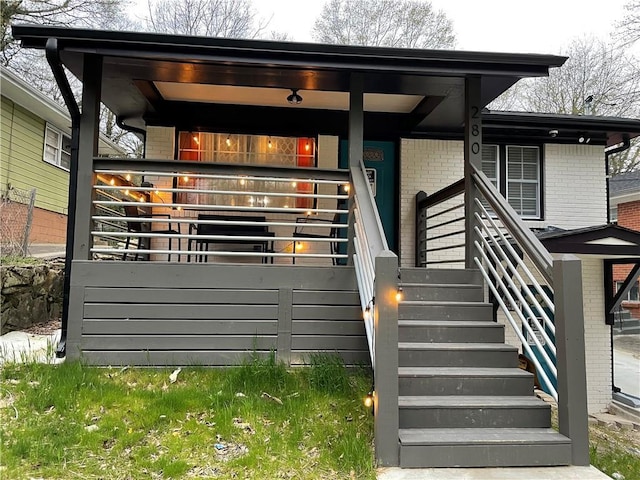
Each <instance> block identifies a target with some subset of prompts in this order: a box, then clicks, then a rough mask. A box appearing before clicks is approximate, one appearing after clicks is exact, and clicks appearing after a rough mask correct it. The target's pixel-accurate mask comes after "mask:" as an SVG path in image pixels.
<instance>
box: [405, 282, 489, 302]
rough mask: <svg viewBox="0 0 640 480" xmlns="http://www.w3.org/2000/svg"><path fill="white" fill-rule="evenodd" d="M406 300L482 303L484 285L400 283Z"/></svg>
mask: <svg viewBox="0 0 640 480" xmlns="http://www.w3.org/2000/svg"><path fill="white" fill-rule="evenodd" d="M400 286H401V287H402V293H403V298H404V300H428V301H449V302H451V301H461V302H482V301H483V300H484V289H483V287H482V285H472V284H469V285H466V284H456V283H433V284H430V283H428V284H424V283H404V282H402V283H400Z"/></svg>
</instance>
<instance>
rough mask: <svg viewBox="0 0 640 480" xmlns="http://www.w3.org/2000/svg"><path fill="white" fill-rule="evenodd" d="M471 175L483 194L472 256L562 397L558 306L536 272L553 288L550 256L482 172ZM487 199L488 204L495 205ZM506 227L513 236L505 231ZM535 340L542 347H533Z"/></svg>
mask: <svg viewBox="0 0 640 480" xmlns="http://www.w3.org/2000/svg"><path fill="white" fill-rule="evenodd" d="M472 180H473V182H474V185H475V186H476V187H477V189H476V192H477V193H478V197H476V198H474V199H473V201H474V204H475V208H476V211H475V212H474V213H473V214H472V217H473V218H474V220H475V226H474V227H473V233H474V236H475V237H476V239H475V240H473V245H474V246H475V252H476V255H475V257H474V259H473V262H474V263H475V265H476V266H477V267H478V269H479V270H480V272H481V274H482V276H483V277H484V279H485V281H486V283H487V285H488V287H489V290H490V291H491V293H492V294H493V296H494V298H495V300H496V302H497V303H498V304H499V305H500V308H501V310H502V311H503V313H504V315H505V318H506V319H507V322H508V324H509V325H510V326H511V327H512V329H513V331H514V333H515V334H516V336H517V337H518V339H519V340H520V342H521V343H522V348H523V350H524V352H525V353H526V354H527V357H528V358H529V360H531V361H532V362H533V364H534V365H535V367H536V373H537V374H538V377H539V378H540V380H541V381H542V383H543V384H544V386H545V387H546V390H547V391H548V392H549V393H550V394H551V395H552V396H553V397H554V398H555V399H556V400H558V390H557V388H556V386H555V384H557V382H558V369H557V366H556V364H557V356H556V352H557V350H556V344H555V333H556V330H555V325H554V322H553V321H552V320H551V317H550V314H553V313H554V312H555V306H554V303H553V301H552V300H551V298H550V296H549V295H547V293H546V292H545V290H544V288H543V287H542V284H541V282H540V281H539V280H538V279H537V278H536V275H535V273H534V272H537V273H538V275H539V276H540V277H541V278H543V279H544V280H545V282H546V285H547V288H549V290H551V291H552V292H553V283H552V280H553V277H552V275H551V273H550V272H551V263H552V262H551V256H550V255H549V253H548V252H546V250H545V249H544V247H543V246H542V245H541V244H540V242H539V241H537V239H535V237H533V235H532V234H531V232H530V231H529V230H528V229H527V228H526V227H525V226H524V225H523V224H522V222H521V220H520V219H519V218H518V215H517V213H516V212H515V211H514V210H513V208H511V206H510V205H509V204H508V203H507V202H506V201H505V200H504V199H503V198H502V197H501V196H500V194H499V192H498V191H497V189H496V188H495V187H494V186H493V184H492V183H491V182H490V181H489V180H488V179H487V178H486V176H484V174H482V172H480V171H479V170H477V169H476V170H475V171H474V173H473V175H472ZM480 197H481V198H480ZM485 205H489V206H490V207H491V211H489V210H488V209H487V208H486V207H485ZM498 222H500V225H499V224H498ZM505 229H506V230H507V232H508V235H509V237H507V235H505V233H504V232H503V230H505ZM515 241H517V243H518V245H519V246H520V248H521V249H522V252H523V254H524V255H526V256H527V258H529V259H530V262H531V266H530V265H528V264H527V263H526V262H525V261H524V259H523V258H521V256H520V254H519V253H518V252H517V251H516V249H515V248H514V246H513V245H512V243H513V242H515ZM532 267H533V268H534V270H533V271H532V270H531V268H532ZM545 309H548V310H549V312H550V314H548V313H547V312H546V311H545ZM525 334H526V335H525ZM534 346H535V347H536V349H537V352H536V351H534V350H533V347H534Z"/></svg>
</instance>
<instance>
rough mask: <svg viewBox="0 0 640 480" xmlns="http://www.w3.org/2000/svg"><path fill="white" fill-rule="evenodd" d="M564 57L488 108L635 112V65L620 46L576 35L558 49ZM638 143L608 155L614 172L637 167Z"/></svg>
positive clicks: (639, 75)
mask: <svg viewBox="0 0 640 480" xmlns="http://www.w3.org/2000/svg"><path fill="white" fill-rule="evenodd" d="M562 54H563V55H566V56H567V57H569V58H568V60H567V61H566V62H565V64H564V65H563V66H562V67H560V68H555V69H552V70H551V71H550V72H549V77H548V78H536V79H527V80H521V81H520V82H518V84H516V86H515V88H514V89H512V90H508V91H507V92H506V93H505V94H504V95H503V96H501V97H499V98H498V99H497V100H496V101H495V102H494V103H492V104H491V105H489V108H498V109H507V110H524V111H530V112H547V113H564V114H570V115H606V116H616V117H628V118H637V117H638V116H640V67H639V65H638V60H637V58H635V57H633V55H631V54H630V53H629V52H628V50H625V49H624V48H621V47H620V46H619V45H615V44H608V43H606V42H604V41H602V40H598V39H595V38H593V37H589V38H579V39H576V40H574V41H572V42H571V43H570V44H569V46H568V48H566V49H565V50H564V51H563V52H562ZM639 150H640V149H638V146H637V143H636V144H635V145H634V146H632V148H631V149H630V150H628V151H627V152H625V153H624V154H619V155H616V156H615V158H614V157H612V162H611V166H612V170H613V172H612V173H613V174H616V173H621V172H623V171H627V170H632V169H635V168H638V167H639V166H640V152H639Z"/></svg>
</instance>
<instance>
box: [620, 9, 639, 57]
mask: <svg viewBox="0 0 640 480" xmlns="http://www.w3.org/2000/svg"><path fill="white" fill-rule="evenodd" d="M624 8H625V11H626V12H627V15H626V17H625V18H623V19H622V20H621V21H620V22H618V23H617V25H616V26H617V27H618V28H619V30H618V31H617V32H616V34H615V37H616V38H618V39H619V40H620V42H621V43H622V45H624V46H628V45H631V44H633V43H635V42H637V41H638V40H640V0H632V1H630V2H629V3H627V4H626V5H625V6H624Z"/></svg>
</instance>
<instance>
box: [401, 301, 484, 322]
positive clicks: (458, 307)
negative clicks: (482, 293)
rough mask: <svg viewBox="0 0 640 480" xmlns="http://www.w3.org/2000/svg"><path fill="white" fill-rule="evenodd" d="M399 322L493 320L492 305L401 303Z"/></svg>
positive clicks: (474, 303) (470, 303)
mask: <svg viewBox="0 0 640 480" xmlns="http://www.w3.org/2000/svg"><path fill="white" fill-rule="evenodd" d="M398 318H399V319H400V320H466V321H472V320H479V321H489V320H493V305H491V304H490V303H482V302H426V301H411V300H408V301H405V300H403V301H401V302H400V303H399V304H398Z"/></svg>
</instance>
